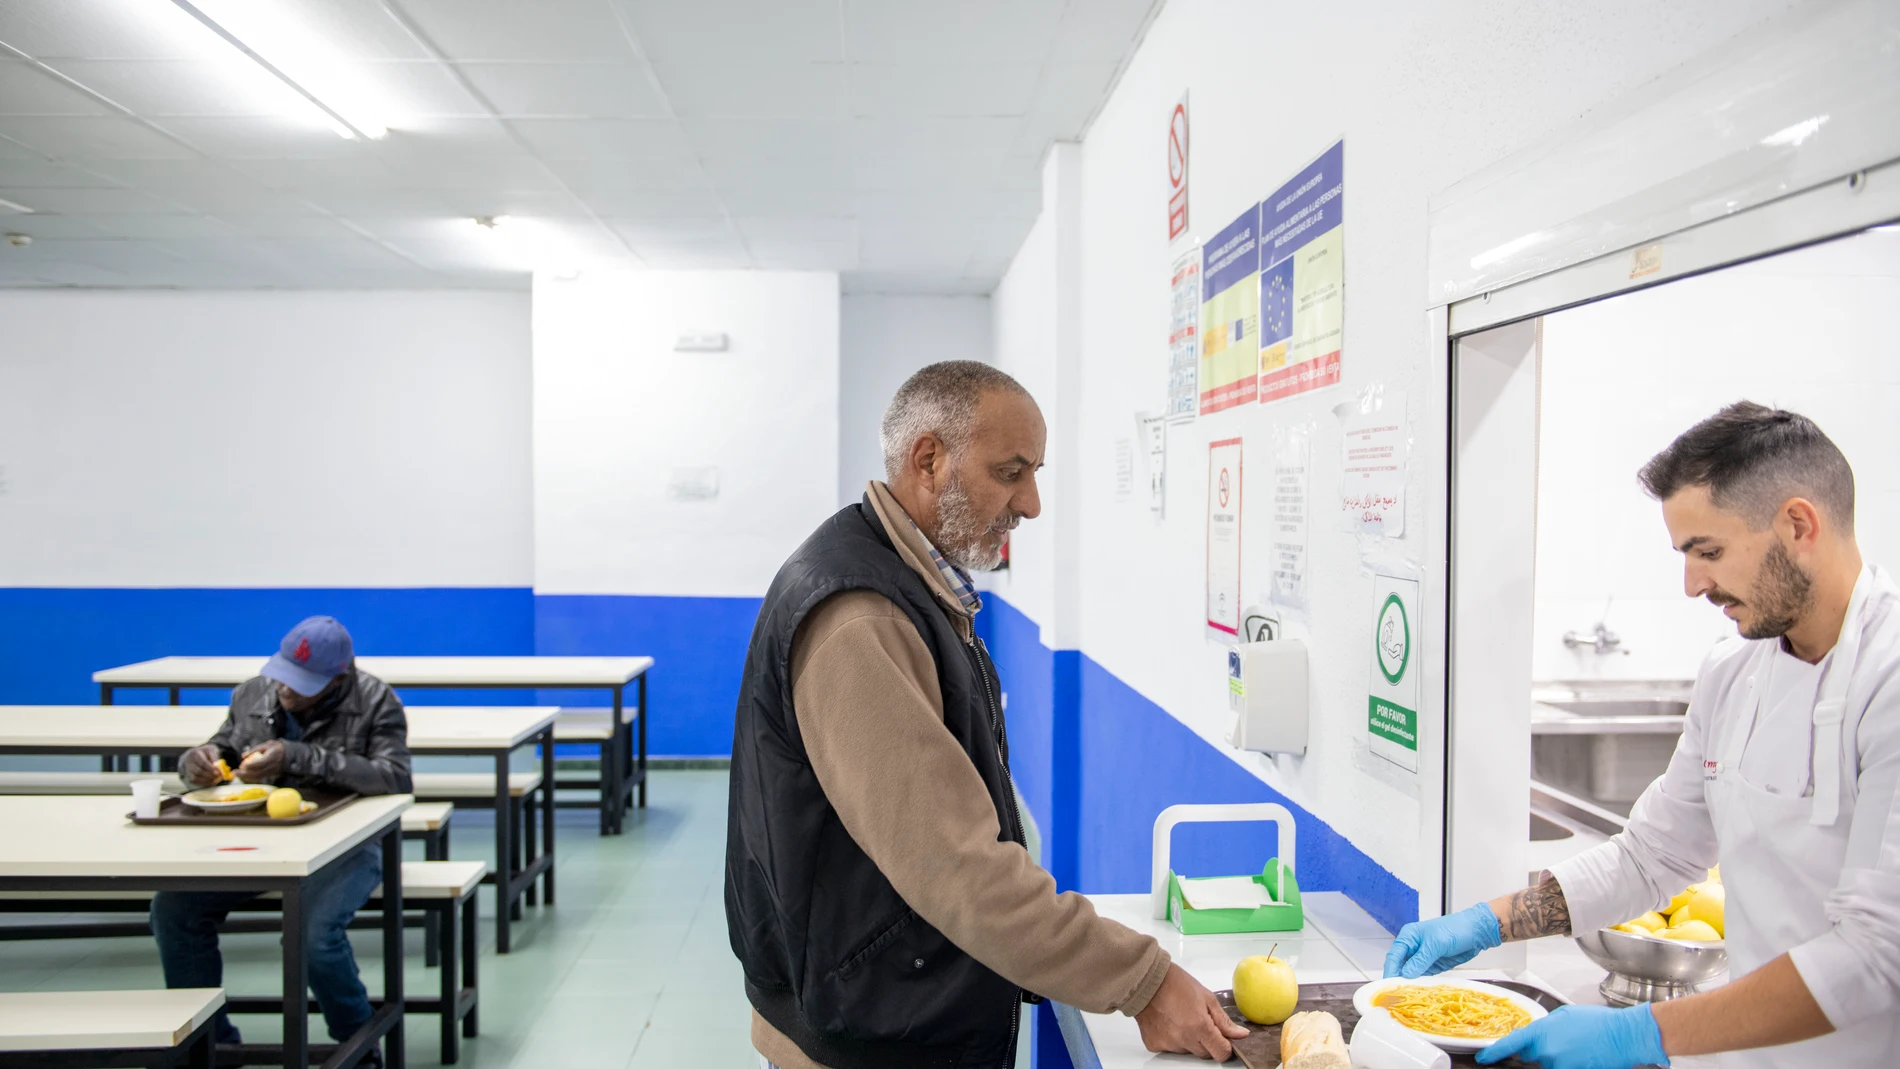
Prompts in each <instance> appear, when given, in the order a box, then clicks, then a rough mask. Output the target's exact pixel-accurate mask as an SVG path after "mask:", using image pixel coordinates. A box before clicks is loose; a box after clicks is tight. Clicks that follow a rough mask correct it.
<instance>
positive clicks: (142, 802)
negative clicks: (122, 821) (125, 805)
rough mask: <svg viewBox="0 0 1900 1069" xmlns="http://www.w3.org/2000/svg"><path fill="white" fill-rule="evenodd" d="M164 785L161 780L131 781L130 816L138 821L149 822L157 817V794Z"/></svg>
mask: <svg viewBox="0 0 1900 1069" xmlns="http://www.w3.org/2000/svg"><path fill="white" fill-rule="evenodd" d="M164 785H165V781H164V780H162V779H135V780H133V781H132V815H133V816H135V817H137V818H139V819H140V820H151V819H152V818H153V817H156V816H158V792H159V788H161V787H163V786H164Z"/></svg>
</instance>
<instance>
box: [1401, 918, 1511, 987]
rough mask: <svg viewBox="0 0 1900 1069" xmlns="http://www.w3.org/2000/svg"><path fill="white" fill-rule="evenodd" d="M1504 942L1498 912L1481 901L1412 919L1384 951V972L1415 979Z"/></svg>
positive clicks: (1461, 961)
mask: <svg viewBox="0 0 1900 1069" xmlns="http://www.w3.org/2000/svg"><path fill="white" fill-rule="evenodd" d="M1502 942H1504V933H1503V932H1501V931H1499V930H1498V915H1497V914H1495V913H1493V912H1491V907H1490V906H1488V905H1486V904H1484V903H1483V902H1480V903H1478V904H1477V905H1475V906H1472V907H1471V908H1470V909H1461V910H1459V911H1458V912H1456V913H1452V914H1448V915H1446V916H1443V917H1438V918H1435V919H1433V920H1428V921H1413V922H1412V923H1410V924H1408V925H1406V926H1405V927H1403V928H1400V929H1399V937H1398V938H1397V939H1394V940H1392V949H1391V950H1388V951H1386V955H1385V974H1386V975H1387V976H1403V977H1405V978H1406V979H1407V980H1416V979H1418V978H1419V977H1421V976H1431V975H1432V974H1434V973H1441V972H1444V971H1445V970H1446V969H1455V968H1457V967H1458V966H1460V965H1463V964H1464V963H1465V962H1467V961H1470V960H1471V959H1472V958H1475V957H1477V956H1478V955H1479V954H1480V953H1482V952H1483V951H1486V950H1490V949H1491V948H1492V947H1494V946H1497V945H1498V944H1500V943H1502Z"/></svg>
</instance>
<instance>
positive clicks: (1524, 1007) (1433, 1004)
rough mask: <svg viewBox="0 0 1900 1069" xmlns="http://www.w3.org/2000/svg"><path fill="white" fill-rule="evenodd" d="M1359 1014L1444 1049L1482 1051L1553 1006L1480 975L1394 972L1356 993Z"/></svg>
mask: <svg viewBox="0 0 1900 1069" xmlns="http://www.w3.org/2000/svg"><path fill="white" fill-rule="evenodd" d="M1352 1008H1353V1009H1355V1010H1357V1011H1359V1016H1360V1017H1361V1018H1366V1017H1375V1016H1382V1017H1385V1018H1387V1019H1389V1020H1391V1021H1392V1023H1394V1024H1396V1025H1398V1026H1399V1027H1401V1028H1405V1029H1409V1030H1410V1031H1413V1032H1416V1033H1418V1035H1419V1036H1420V1037H1421V1038H1423V1039H1425V1040H1427V1041H1429V1042H1430V1043H1432V1044H1433V1045H1435V1046H1437V1047H1438V1048H1439V1049H1441V1050H1447V1051H1453V1052H1457V1053H1469V1052H1471V1051H1475V1050H1483V1049H1484V1048H1486V1047H1488V1046H1490V1045H1491V1044H1493V1043H1495V1042H1497V1041H1498V1040H1500V1039H1502V1038H1504V1037H1505V1036H1506V1035H1508V1034H1509V1033H1510V1032H1512V1031H1513V1030H1515V1029H1518V1028H1521V1027H1523V1026H1524V1025H1527V1024H1530V1023H1531V1022H1532V1021H1535V1020H1537V1019H1538V1018H1539V1017H1543V1016H1544V1015H1545V1014H1546V1013H1548V1012H1549V1011H1547V1010H1545V1009H1544V1007H1542V1006H1539V1005H1538V1004H1537V1003H1535V1002H1533V1001H1531V1000H1530V999H1529V998H1526V997H1525V996H1523V995H1520V994H1518V993H1517V992H1515V991H1511V990H1508V989H1506V988H1502V987H1498V986H1497V985H1496V984H1487V983H1485V982H1484V981H1482V980H1465V979H1460V978H1457V977H1450V976H1421V977H1419V978H1418V979H1416V980H1407V979H1404V978H1403V977H1398V976H1390V977H1387V978H1385V979H1383V980H1374V981H1372V982H1371V983H1369V984H1366V985H1365V986H1364V987H1361V988H1360V989H1359V990H1357V991H1355V992H1353V995H1352Z"/></svg>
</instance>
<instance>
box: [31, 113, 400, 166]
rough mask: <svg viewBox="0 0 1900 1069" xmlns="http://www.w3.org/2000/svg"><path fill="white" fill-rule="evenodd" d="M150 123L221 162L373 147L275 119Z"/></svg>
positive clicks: (327, 155)
mask: <svg viewBox="0 0 1900 1069" xmlns="http://www.w3.org/2000/svg"><path fill="white" fill-rule="evenodd" d="M4 121H5V120H0V122H4ZM154 121H155V122H157V123H158V125H159V126H161V127H163V128H164V129H166V130H167V131H169V132H171V133H173V134H176V135H177V136H178V137H180V138H182V139H183V140H184V141H185V142H186V143H187V144H189V145H191V146H192V147H194V148H196V149H198V150H199V151H200V152H202V153H204V154H206V155H210V156H216V157H220V158H225V159H263V160H270V159H280V160H281V159H289V160H310V159H326V158H331V157H337V156H354V155H358V154H361V153H364V152H368V151H370V150H371V149H373V148H374V147H376V146H375V145H374V144H373V143H368V142H363V141H352V140H348V139H346V138H341V137H338V136H337V135H336V134H335V133H334V132H332V131H331V130H330V129H329V128H328V127H325V126H318V125H316V124H315V123H306V122H301V121H298V120H296V119H290V118H282V117H279V116H229V117H225V116H218V117H204V118H201V117H196V116H178V117H170V118H165V119H162V120H154ZM390 136H392V137H393V136H395V135H394V134H391V135H390ZM180 155H183V156H189V155H192V153H189V152H185V153H181V154H180Z"/></svg>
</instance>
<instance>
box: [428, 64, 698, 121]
mask: <svg viewBox="0 0 1900 1069" xmlns="http://www.w3.org/2000/svg"><path fill="white" fill-rule="evenodd" d="M461 69H462V73H463V74H465V75H467V77H468V79H469V81H470V82H472V83H474V85H475V88H477V89H479V90H481V93H482V95H483V96H485V97H487V98H488V101H489V103H491V104H493V105H494V106H495V108H496V110H497V111H499V112H500V113H501V114H503V115H508V116H523V117H539V118H555V117H559V118H576V119H648V118H665V117H666V115H667V111H666V103H665V101H663V100H662V99H661V98H660V95H659V93H657V92H655V91H654V88H653V85H652V83H651V82H649V81H648V80H647V75H646V71H645V69H643V68H642V67H641V66H640V65H638V64H636V63H573V62H569V63H464V64H462V65H461Z"/></svg>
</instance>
